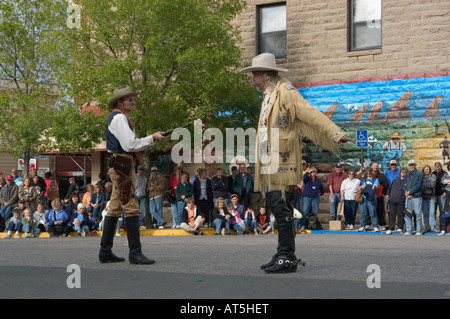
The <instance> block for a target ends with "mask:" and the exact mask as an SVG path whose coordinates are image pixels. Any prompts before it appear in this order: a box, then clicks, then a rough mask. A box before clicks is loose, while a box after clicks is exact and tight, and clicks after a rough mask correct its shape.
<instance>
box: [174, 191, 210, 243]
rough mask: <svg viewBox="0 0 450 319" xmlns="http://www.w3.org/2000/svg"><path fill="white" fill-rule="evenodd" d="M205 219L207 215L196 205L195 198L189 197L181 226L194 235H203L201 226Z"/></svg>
mask: <svg viewBox="0 0 450 319" xmlns="http://www.w3.org/2000/svg"><path fill="white" fill-rule="evenodd" d="M204 221H205V216H203V215H202V212H201V211H200V210H198V209H197V207H196V206H195V203H194V199H193V198H192V197H189V198H187V199H186V207H185V208H184V209H183V216H182V222H181V226H180V228H181V229H184V230H185V231H187V232H189V233H192V234H194V235H203V233H202V232H201V231H200V229H199V228H200V226H201V225H202V224H203V222H204Z"/></svg>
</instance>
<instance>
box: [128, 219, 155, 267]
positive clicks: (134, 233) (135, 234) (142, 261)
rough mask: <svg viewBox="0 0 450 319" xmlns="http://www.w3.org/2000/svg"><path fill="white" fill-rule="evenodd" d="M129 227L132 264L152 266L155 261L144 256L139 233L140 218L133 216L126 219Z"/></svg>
mask: <svg viewBox="0 0 450 319" xmlns="http://www.w3.org/2000/svg"><path fill="white" fill-rule="evenodd" d="M125 224H126V225H127V238H128V247H129V249H130V253H129V257H128V259H129V261H130V264H139V265H151V264H154V263H155V261H154V260H152V259H148V258H147V257H145V256H144V254H142V249H141V239H140V238H141V234H140V232H139V216H131V217H127V218H125Z"/></svg>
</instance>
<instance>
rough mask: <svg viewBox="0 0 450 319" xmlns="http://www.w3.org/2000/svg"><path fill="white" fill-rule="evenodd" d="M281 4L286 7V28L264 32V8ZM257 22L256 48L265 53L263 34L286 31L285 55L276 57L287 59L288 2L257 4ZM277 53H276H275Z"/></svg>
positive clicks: (259, 52)
mask: <svg viewBox="0 0 450 319" xmlns="http://www.w3.org/2000/svg"><path fill="white" fill-rule="evenodd" d="M279 6H284V7H286V17H285V19H286V28H285V29H284V31H275V32H266V33H262V23H263V21H262V10H263V9H266V8H271V7H279ZM256 19H257V20H256V24H257V28H256V49H257V52H258V54H261V53H264V52H263V51H262V44H263V41H262V35H263V34H276V33H284V35H285V47H284V51H285V52H284V56H276V55H275V57H276V59H285V58H286V57H287V5H286V2H284V1H282V2H276V3H270V4H261V5H257V6H256ZM274 54H275V53H274Z"/></svg>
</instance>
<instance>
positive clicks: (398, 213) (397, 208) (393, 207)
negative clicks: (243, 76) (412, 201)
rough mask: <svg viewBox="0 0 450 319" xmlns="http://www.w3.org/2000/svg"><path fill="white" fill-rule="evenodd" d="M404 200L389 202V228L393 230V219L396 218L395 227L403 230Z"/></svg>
mask: <svg viewBox="0 0 450 319" xmlns="http://www.w3.org/2000/svg"><path fill="white" fill-rule="evenodd" d="M404 210H405V202H401V203H393V202H389V227H388V229H389V230H394V227H395V219H396V218H397V227H398V228H400V229H401V230H403V226H404V225H405V219H404V217H405V213H404Z"/></svg>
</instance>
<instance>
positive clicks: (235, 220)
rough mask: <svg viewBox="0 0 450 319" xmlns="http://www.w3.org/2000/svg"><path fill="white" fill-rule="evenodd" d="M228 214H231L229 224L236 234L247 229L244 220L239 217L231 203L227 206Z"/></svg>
mask: <svg viewBox="0 0 450 319" xmlns="http://www.w3.org/2000/svg"><path fill="white" fill-rule="evenodd" d="M227 210H228V214H230V215H231V218H230V226H231V228H232V229H234V230H235V231H236V232H237V234H238V235H243V234H244V233H245V231H246V230H247V226H245V223H244V221H243V220H242V219H241V215H240V214H239V212H238V211H237V210H235V209H234V207H233V205H231V204H230V205H228V206H227Z"/></svg>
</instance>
